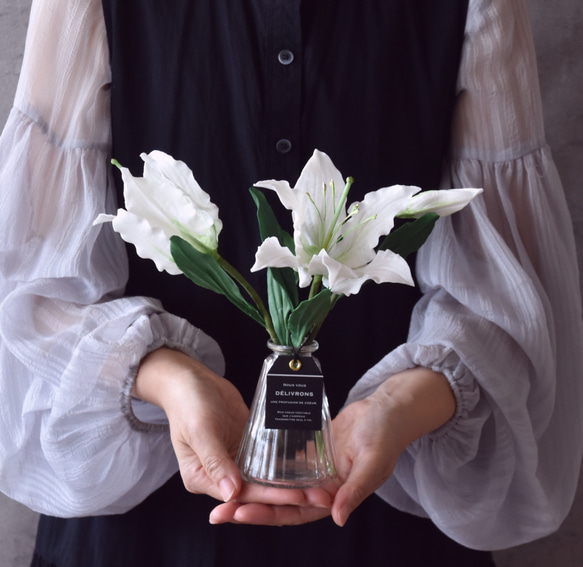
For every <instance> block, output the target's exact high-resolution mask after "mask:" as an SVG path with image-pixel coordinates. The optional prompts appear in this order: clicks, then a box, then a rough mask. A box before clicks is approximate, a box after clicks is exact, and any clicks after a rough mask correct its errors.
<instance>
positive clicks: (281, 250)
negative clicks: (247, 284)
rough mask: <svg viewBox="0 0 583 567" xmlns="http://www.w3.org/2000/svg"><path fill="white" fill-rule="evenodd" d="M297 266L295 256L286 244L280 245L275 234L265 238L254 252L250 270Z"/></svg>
mask: <svg viewBox="0 0 583 567" xmlns="http://www.w3.org/2000/svg"><path fill="white" fill-rule="evenodd" d="M267 267H271V268H294V269H297V268H298V261H297V258H296V257H295V256H294V255H293V254H292V252H291V250H290V249H289V248H287V247H286V246H282V245H281V244H280V243H279V240H278V239H277V238H276V237H275V236H270V237H269V238H266V239H265V240H264V241H263V242H262V244H261V245H260V246H259V248H257V252H255V263H254V264H253V266H251V271H252V272H257V271H259V270H262V269H263V268H267Z"/></svg>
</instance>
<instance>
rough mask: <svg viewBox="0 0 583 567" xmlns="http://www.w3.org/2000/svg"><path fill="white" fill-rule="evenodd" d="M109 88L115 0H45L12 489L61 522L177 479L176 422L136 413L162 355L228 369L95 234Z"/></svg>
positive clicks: (13, 188) (22, 193)
mask: <svg viewBox="0 0 583 567" xmlns="http://www.w3.org/2000/svg"><path fill="white" fill-rule="evenodd" d="M109 82H110V71H109V60H108V49H107V41H106V32H105V27H104V20H103V13H102V7H101V2H100V1H99V0H35V1H34V2H33V7H32V12H31V19H30V25H29V31H28V35H27V43H26V51H25V59H24V63H23V69H22V73H21V78H20V82H19V86H18V90H17V95H16V99H15V103H14V107H13V109H12V111H11V113H10V116H9V119H8V122H7V124H6V127H5V130H4V132H3V134H2V137H1V139H0V232H1V236H0V399H1V400H2V410H1V411H0V488H1V489H2V491H3V492H5V493H6V494H7V495H8V496H10V497H12V498H14V499H16V500H18V501H20V502H22V503H24V504H26V505H27V506H29V507H30V508H32V509H34V510H36V511H39V512H43V513H46V514H50V515H56V516H82V515H88V514H109V513H119V512H123V511H125V510H127V509H129V508H131V507H132V506H134V505H136V504H137V503H139V502H140V501H141V500H143V499H144V498H145V497H146V496H147V495H148V494H149V493H151V492H152V491H153V490H155V489H156V488H157V487H158V486H160V485H161V484H162V483H163V482H165V481H166V480H167V479H168V478H169V477H170V476H171V475H172V474H174V473H175V472H176V471H177V469H178V467H177V463H176V459H175V457H174V455H173V452H172V448H171V444H170V442H169V435H168V432H167V431H166V428H165V427H162V426H160V425H155V424H152V425H147V424H143V426H142V428H141V429H143V430H145V431H140V430H138V429H139V428H138V427H136V425H135V424H136V423H137V420H136V419H135V418H134V419H133V420H131V419H129V418H128V417H127V416H126V414H125V413H124V411H123V409H122V406H123V405H124V400H127V392H128V391H129V389H130V387H131V380H132V377H133V375H134V374H135V371H136V368H137V365H138V364H139V362H140V360H141V358H142V357H143V356H144V355H145V354H146V353H147V352H149V351H151V350H153V349H155V348H157V347H159V346H161V345H168V346H170V347H173V348H178V349H181V350H183V351H184V352H186V353H188V354H190V355H191V356H193V357H195V358H198V359H199V360H201V361H202V362H204V363H206V364H207V365H208V366H210V367H211V368H212V369H213V370H215V371H216V372H218V373H222V371H223V360H222V354H221V352H220V350H219V348H218V346H217V345H216V343H215V342H214V341H213V340H212V339H210V338H209V337H207V336H206V335H204V334H203V333H202V332H200V331H198V330H197V329H195V328H193V327H192V326H191V325H190V324H188V323H186V322H185V321H184V320H182V319H179V318H177V317H174V316H172V315H169V314H168V313H165V312H164V311H163V309H162V307H161V305H160V304H159V303H158V302H156V301H154V300H151V299H148V298H139V297H138V298H129V297H128V298H124V297H123V296H122V292H123V289H124V285H125V282H126V279H127V260H126V257H125V252H124V248H123V245H122V243H121V241H120V240H119V239H118V238H117V237H116V236H114V233H113V231H111V230H105V229H102V228H100V227H94V226H92V222H93V220H94V219H95V218H96V217H97V215H98V214H99V213H101V212H104V211H113V210H114V209H115V203H114V196H113V195H114V191H113V184H112V182H111V180H110V178H109V173H108V171H109V168H108V165H107V163H108V159H109V155H108V154H109V146H110V125H109ZM124 392H126V394H125V395H124ZM126 405H127V404H126ZM138 406H139V407H137V408H136V412H138V411H139V410H143V412H142V415H143V416H147V418H148V419H151V420H152V421H156V420H162V419H163V418H164V416H163V415H160V414H161V413H162V412H161V411H156V409H155V408H154V407H153V406H148V405H147V404H138ZM126 413H127V412H126Z"/></svg>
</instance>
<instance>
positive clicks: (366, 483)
mask: <svg viewBox="0 0 583 567" xmlns="http://www.w3.org/2000/svg"><path fill="white" fill-rule="evenodd" d="M379 464H380V463H379V460H378V459H376V458H374V456H373V455H370V456H369V457H368V458H365V457H364V456H363V457H362V458H360V459H357V460H355V461H354V462H353V465H352V468H351V470H350V472H349V474H348V477H347V478H346V481H345V482H344V483H343V484H342V486H341V487H340V488H339V490H338V492H337V493H336V496H335V498H334V503H333V505H332V518H333V520H334V522H335V523H336V524H337V525H338V526H341V527H342V526H344V524H346V521H347V520H348V517H349V516H350V514H352V512H354V510H356V508H357V507H358V506H360V504H362V502H363V501H364V500H365V499H366V498H368V497H369V496H370V495H371V494H372V493H373V492H374V491H375V490H376V489H377V488H378V487H379V486H380V485H381V484H383V483H384V482H385V481H386V480H387V479H388V478H389V477H390V473H391V472H392V469H393V467H392V466H389V467H386V466H383V467H379Z"/></svg>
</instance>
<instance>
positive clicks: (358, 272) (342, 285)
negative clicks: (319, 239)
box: [320, 250, 415, 295]
mask: <svg viewBox="0 0 583 567" xmlns="http://www.w3.org/2000/svg"><path fill="white" fill-rule="evenodd" d="M320 258H321V261H322V263H323V265H324V266H325V267H326V269H327V272H328V286H327V287H329V289H330V291H332V292H334V293H337V294H343V295H351V294H353V293H358V292H359V291H360V288H361V286H362V284H363V283H365V282H366V281H368V280H372V281H374V282H376V283H388V282H391V283H402V284H407V285H411V286H413V285H415V284H414V282H413V278H412V276H411V269H410V268H409V264H407V262H406V260H405V259H403V258H402V257H401V256H399V255H398V254H395V253H394V252H391V251H390V250H384V251H381V252H378V253H377V255H376V256H375V258H374V259H373V261H372V262H370V263H369V264H367V265H366V266H363V267H361V268H356V269H352V268H349V267H348V266H346V265H345V264H341V263H340V262H338V261H336V260H335V259H334V258H332V257H331V256H329V255H328V254H326V253H325V252H324V251H323V252H322V253H321V254H320Z"/></svg>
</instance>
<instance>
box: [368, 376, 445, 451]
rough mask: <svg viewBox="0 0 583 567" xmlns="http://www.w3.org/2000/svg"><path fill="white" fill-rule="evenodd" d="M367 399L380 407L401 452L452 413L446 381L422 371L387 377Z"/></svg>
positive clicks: (443, 378)
mask: <svg viewBox="0 0 583 567" xmlns="http://www.w3.org/2000/svg"><path fill="white" fill-rule="evenodd" d="M371 399H373V400H376V401H378V402H379V403H382V404H384V406H385V408H386V411H387V415H388V416H389V417H388V419H389V420H390V421H391V422H392V423H393V428H394V431H395V432H396V434H397V437H398V440H399V444H400V448H401V450H404V449H405V448H406V447H407V446H408V445H409V444H410V443H412V442H413V441H415V440H416V439H418V438H419V437H421V436H423V435H425V434H427V433H431V432H432V431H434V430H436V429H438V428H439V427H441V426H442V425H444V424H445V423H447V422H448V421H449V420H450V419H451V418H452V417H453V416H454V415H455V412H456V401H455V396H454V393H453V390H452V389H451V386H450V384H449V382H448V380H447V378H446V377H445V376H444V375H443V374H441V373H439V372H435V371H433V370H430V369H428V368H422V367H416V368H411V369H409V370H405V371H403V372H399V373H398V374H395V375H393V376H391V377H390V378H389V379H387V380H386V381H385V382H384V383H383V384H381V385H380V386H379V388H378V389H377V390H376V391H375V393H374V394H372V395H371Z"/></svg>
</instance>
